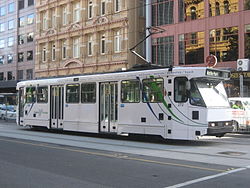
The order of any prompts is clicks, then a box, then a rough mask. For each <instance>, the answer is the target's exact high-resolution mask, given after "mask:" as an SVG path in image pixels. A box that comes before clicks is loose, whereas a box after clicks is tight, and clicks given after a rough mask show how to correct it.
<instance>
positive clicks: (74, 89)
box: [66, 84, 80, 103]
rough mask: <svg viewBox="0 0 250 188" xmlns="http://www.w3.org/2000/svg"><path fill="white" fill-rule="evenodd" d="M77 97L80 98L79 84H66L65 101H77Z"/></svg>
mask: <svg viewBox="0 0 250 188" xmlns="http://www.w3.org/2000/svg"><path fill="white" fill-rule="evenodd" d="M79 99H80V85H79V84H68V85H67V86H66V102H67V103H79Z"/></svg>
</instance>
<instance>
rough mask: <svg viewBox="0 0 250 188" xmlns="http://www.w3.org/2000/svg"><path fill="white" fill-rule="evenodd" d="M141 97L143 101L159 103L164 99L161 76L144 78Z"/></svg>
mask: <svg viewBox="0 0 250 188" xmlns="http://www.w3.org/2000/svg"><path fill="white" fill-rule="evenodd" d="M142 83H143V91H142V98H143V102H152V103H159V102H162V101H163V99H164V83H163V78H150V79H144V80H143V81H142Z"/></svg>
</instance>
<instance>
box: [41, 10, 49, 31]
mask: <svg viewBox="0 0 250 188" xmlns="http://www.w3.org/2000/svg"><path fill="white" fill-rule="evenodd" d="M42 16H43V17H42V25H43V30H46V29H47V28H48V23H47V14H46V12H44V13H43V14H42Z"/></svg>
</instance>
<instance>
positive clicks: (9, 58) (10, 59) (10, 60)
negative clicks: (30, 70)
mask: <svg viewBox="0 0 250 188" xmlns="http://www.w3.org/2000/svg"><path fill="white" fill-rule="evenodd" d="M12 62H13V54H8V55H7V63H12Z"/></svg>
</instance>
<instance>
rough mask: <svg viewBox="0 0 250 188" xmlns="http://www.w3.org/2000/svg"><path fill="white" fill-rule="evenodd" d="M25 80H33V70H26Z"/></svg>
mask: <svg viewBox="0 0 250 188" xmlns="http://www.w3.org/2000/svg"><path fill="white" fill-rule="evenodd" d="M26 79H27V80H32V79H33V70H32V69H27V70H26Z"/></svg>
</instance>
